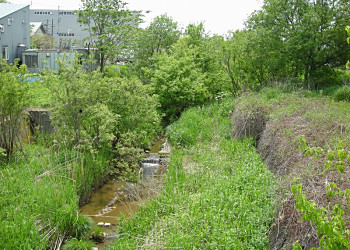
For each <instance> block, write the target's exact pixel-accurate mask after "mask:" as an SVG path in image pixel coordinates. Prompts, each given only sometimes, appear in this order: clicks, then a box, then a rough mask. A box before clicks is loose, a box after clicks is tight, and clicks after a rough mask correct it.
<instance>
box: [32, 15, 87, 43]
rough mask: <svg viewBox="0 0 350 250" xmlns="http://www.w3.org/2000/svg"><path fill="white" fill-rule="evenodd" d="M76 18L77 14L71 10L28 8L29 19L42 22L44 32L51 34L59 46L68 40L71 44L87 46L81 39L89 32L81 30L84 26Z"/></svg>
mask: <svg viewBox="0 0 350 250" xmlns="http://www.w3.org/2000/svg"><path fill="white" fill-rule="evenodd" d="M77 19H78V15H76V14H74V11H73V10H53V9H51V10H40V9H32V10H30V21H31V22H42V23H43V26H44V28H45V30H46V33H47V34H48V35H51V36H53V38H54V39H55V40H56V41H57V45H58V46H59V47H61V48H62V47H63V46H62V45H68V44H69V41H70V42H71V45H72V46H77V47H78V48H85V47H87V46H85V45H84V44H85V43H86V42H82V40H83V39H84V38H87V37H88V36H89V32H87V31H84V30H83V29H84V28H85V27H86V26H81V24H80V23H78V21H77ZM60 40H61V43H60ZM62 41H66V42H63V43H62ZM60 45H61V46H60Z"/></svg>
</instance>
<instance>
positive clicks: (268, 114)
mask: <svg viewBox="0 0 350 250" xmlns="http://www.w3.org/2000/svg"><path fill="white" fill-rule="evenodd" d="M287 92H290V90H288V91H287ZM287 92H286V91H283V89H282V90H281V89H279V88H272V89H271V88H270V89H264V90H262V91H260V92H259V93H249V94H246V95H244V96H242V97H241V98H240V100H239V104H238V105H237V108H236V110H235V112H234V113H235V116H234V123H235V127H236V128H235V131H244V132H243V135H244V134H247V135H249V136H253V135H256V133H255V132H257V137H256V138H258V141H257V149H258V152H259V153H260V155H261V156H262V157H263V159H265V162H266V164H267V166H268V167H269V169H270V171H272V172H273V173H275V174H277V175H279V176H280V177H279V178H280V179H281V181H280V182H279V183H280V184H279V190H280V192H279V196H280V198H279V200H281V201H283V203H282V205H281V206H280V208H279V211H278V213H277V215H276V221H275V223H274V226H273V227H272V233H271V235H270V244H271V245H270V246H271V248H283V247H285V248H291V247H292V245H293V243H294V242H296V241H299V244H300V246H302V247H303V248H307V249H308V248H311V247H316V246H318V245H319V242H320V240H321V238H322V237H323V239H324V240H323V241H321V245H323V246H324V247H326V246H327V244H328V246H333V247H334V246H337V244H338V243H339V242H340V241H338V242H337V243H336V244H333V245H331V244H330V243H329V242H332V241H333V240H334V238H333V239H332V236H334V234H331V233H330V232H331V231H329V230H335V231H336V233H335V234H337V235H338V236H339V238H338V239H341V237H343V236H344V239H345V240H346V235H347V230H346V227H347V219H345V218H347V216H348V209H347V207H348V204H347V203H346V202H345V197H343V198H342V196H337V194H336V193H334V194H335V195H330V196H327V194H328V195H329V191H330V189H329V188H327V186H328V185H329V187H332V188H331V190H332V191H334V192H336V191H337V190H336V189H337V188H336V186H334V185H333V184H331V183H337V184H336V185H337V187H339V188H340V189H341V190H345V189H348V182H347V175H348V171H347V168H346V164H345V162H346V161H345V160H342V162H343V163H341V164H340V165H339V164H338V165H339V167H340V170H341V171H342V172H343V171H344V174H339V173H337V171H334V168H329V167H328V168H324V166H325V165H326V164H327V165H329V164H328V163H327V159H328V160H331V162H332V163H331V165H333V164H335V163H336V162H338V161H339V160H341V159H342V158H339V157H344V154H343V155H341V154H338V153H337V152H338V151H339V150H340V151H341V152H347V150H348V148H349V132H348V131H347V129H346V128H347V127H348V126H349V118H348V117H349V110H350V109H349V103H343V102H341V103H338V102H334V101H333V100H332V99H330V98H329V97H323V96H321V95H320V93H318V94H317V93H315V92H310V91H304V90H299V91H297V92H294V93H287ZM256 110H259V112H256ZM237 114H240V115H237ZM261 120H264V122H261ZM257 121H259V122H257ZM251 123H253V124H260V129H258V130H257V129H253V130H251V128H252V126H251V125H250V124H251ZM253 128H254V127H253ZM252 131H253V132H254V133H253V134H250V132H252ZM302 136H304V137H303V138H305V142H307V145H308V146H307V147H308V148H310V150H311V151H310V150H308V151H307V152H309V154H307V155H305V156H303V155H302V154H301V152H300V151H299V139H298V138H300V137H302ZM304 149H306V148H303V150H304ZM310 152H311V155H312V154H318V156H319V157H318V158H317V159H316V160H314V158H313V157H312V156H311V155H310ZM312 152H313V153H312ZM322 152H329V153H332V152H333V153H334V159H333V160H332V159H331V158H329V157H330V156H328V157H327V153H324V154H322ZM338 158H339V159H338ZM345 158H346V156H345ZM343 164H345V165H343ZM293 180H299V181H298V183H299V184H300V185H301V186H302V190H303V191H302V192H301V186H299V188H293V192H294V194H295V195H296V198H297V200H295V198H294V197H293V195H292V192H290V190H291V188H292V186H293V185H294V183H293ZM309 201H310V202H309ZM295 206H296V208H297V209H298V210H299V211H300V212H303V218H304V219H306V220H307V221H304V222H302V223H300V221H301V218H302V214H300V213H298V211H297V210H296V209H295ZM333 208H334V209H333ZM342 211H345V217H344V220H343V222H344V224H341V223H342V222H341V220H342V219H341V217H342ZM338 219H339V220H338ZM308 221H310V222H312V224H311V223H310V222H308ZM337 223H338V224H337ZM343 226H344V227H343ZM342 235H343V236H342ZM335 241H336V240H335ZM322 242H323V243H322ZM333 242H334V241H333ZM344 244H345V243H344ZM345 245H346V244H345Z"/></svg>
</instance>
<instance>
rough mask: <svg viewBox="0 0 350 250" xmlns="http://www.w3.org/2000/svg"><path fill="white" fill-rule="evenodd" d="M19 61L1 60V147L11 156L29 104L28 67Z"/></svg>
mask: <svg viewBox="0 0 350 250" xmlns="http://www.w3.org/2000/svg"><path fill="white" fill-rule="evenodd" d="M17 66H18V65H17V62H15V63H14V64H7V63H6V61H5V60H2V61H0V148H2V149H4V150H5V152H4V153H5V154H6V155H7V157H10V156H11V155H12V154H13V152H14V150H15V147H16V143H18V138H17V137H18V134H17V131H18V130H19V127H20V125H21V122H22V123H23V117H24V112H23V111H24V108H25V107H27V105H28V99H27V90H28V83H27V82H25V81H21V80H20V79H22V80H25V74H26V67H25V66H21V67H17Z"/></svg>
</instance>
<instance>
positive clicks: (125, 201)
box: [81, 139, 169, 249]
mask: <svg viewBox="0 0 350 250" xmlns="http://www.w3.org/2000/svg"><path fill="white" fill-rule="evenodd" d="M168 154H169V147H168V145H167V143H166V142H165V140H164V139H161V140H158V141H156V142H155V143H154V145H153V146H152V147H151V149H150V152H149V153H148V154H147V158H144V159H143V160H142V164H141V168H140V174H139V183H122V182H115V181H110V182H108V183H106V184H105V185H103V186H102V188H100V189H99V190H96V191H95V192H93V193H92V195H91V199H90V201H89V203H87V204H86V205H84V206H83V207H81V213H82V214H84V215H87V216H90V217H91V218H92V219H93V221H94V222H95V224H96V225H98V226H101V227H103V229H104V231H105V233H106V237H105V241H104V242H103V243H100V244H98V245H97V248H98V249H105V248H106V247H107V245H109V244H111V243H112V242H113V241H115V238H116V237H117V235H116V233H115V230H116V226H117V223H118V220H119V218H120V216H121V215H123V216H125V217H131V216H132V214H133V213H135V212H137V211H138V210H139V208H140V206H141V205H142V204H144V202H145V201H148V200H151V199H152V198H153V197H155V196H157V194H159V192H160V190H161V188H162V186H163V184H164V178H163V177H164V175H165V173H166V172H167V157H168Z"/></svg>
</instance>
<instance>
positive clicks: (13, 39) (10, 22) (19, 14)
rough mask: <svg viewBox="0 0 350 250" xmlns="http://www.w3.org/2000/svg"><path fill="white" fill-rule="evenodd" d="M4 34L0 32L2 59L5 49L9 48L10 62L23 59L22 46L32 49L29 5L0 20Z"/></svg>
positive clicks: (0, 54) (0, 53) (0, 55)
mask: <svg viewBox="0 0 350 250" xmlns="http://www.w3.org/2000/svg"><path fill="white" fill-rule="evenodd" d="M0 24H1V25H2V26H3V27H4V32H1V31H0V57H2V51H3V48H4V47H7V48H8V55H9V60H8V62H10V63H11V62H13V61H14V60H15V58H21V52H20V51H21V49H20V48H18V46H19V45H20V44H24V46H25V47H26V48H29V47H30V24H29V5H28V6H26V7H23V8H22V9H20V10H18V11H15V12H13V13H11V14H9V15H7V16H4V17H2V18H1V19H0Z"/></svg>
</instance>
